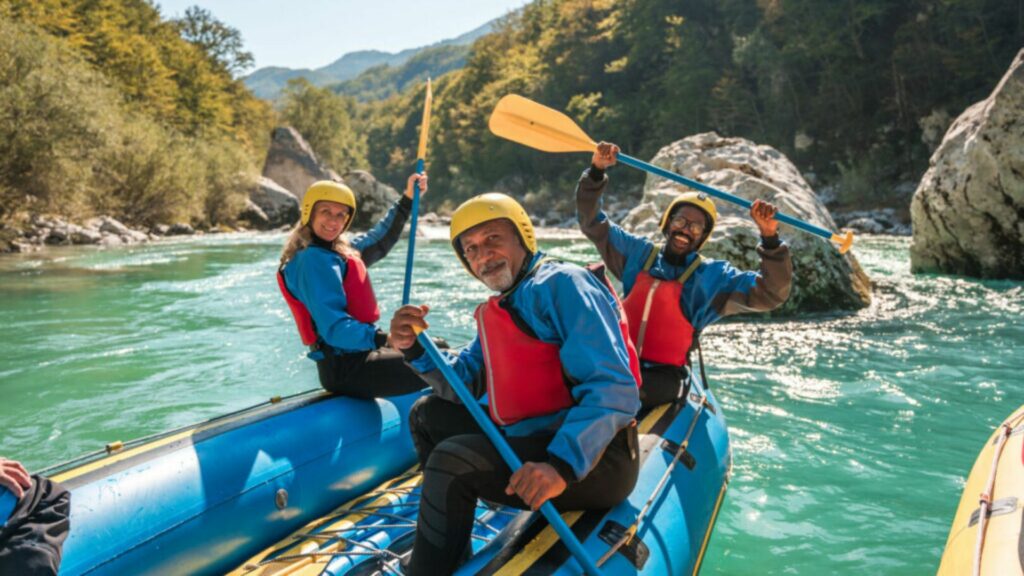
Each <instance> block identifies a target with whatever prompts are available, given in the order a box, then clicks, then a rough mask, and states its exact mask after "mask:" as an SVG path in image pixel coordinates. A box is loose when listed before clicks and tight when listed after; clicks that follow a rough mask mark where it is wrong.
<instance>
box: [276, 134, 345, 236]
mask: <svg viewBox="0 0 1024 576" xmlns="http://www.w3.org/2000/svg"><path fill="white" fill-rule="evenodd" d="M263 176H265V177H267V178H269V179H271V180H273V181H274V182H276V183H277V184H279V185H280V186H282V187H283V188H284V189H285V190H288V191H289V192H291V193H292V194H294V195H295V197H296V198H298V199H299V200H302V196H303V195H304V194H305V193H306V188H309V185H310V184H312V183H313V182H316V181H317V180H335V181H338V182H341V178H340V177H339V176H338V174H337V173H335V172H334V171H333V170H330V169H329V168H327V167H326V166H324V165H323V164H322V163H321V162H320V160H318V159H317V157H316V154H315V153H314V152H313V149H312V148H311V147H310V145H309V143H307V142H306V140H305V139H304V138H303V137H302V135H301V134H299V132H298V131H297V130H295V129H294V128H292V127H290V126H282V127H278V128H275V129H274V132H273V133H272V135H271V137H270V149H269V150H268V151H267V158H266V160H265V161H264V163H263ZM268 216H269V215H268Z"/></svg>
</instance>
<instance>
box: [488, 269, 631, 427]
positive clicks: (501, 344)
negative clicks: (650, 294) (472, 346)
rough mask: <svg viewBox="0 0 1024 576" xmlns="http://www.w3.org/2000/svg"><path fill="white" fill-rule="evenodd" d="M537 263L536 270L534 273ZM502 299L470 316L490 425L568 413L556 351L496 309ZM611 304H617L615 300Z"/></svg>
mask: <svg viewBox="0 0 1024 576" xmlns="http://www.w3.org/2000/svg"><path fill="white" fill-rule="evenodd" d="M543 263H544V262H543V261H542V262H541V263H540V264H538V265H537V266H536V267H535V268H534V271H536V270H537V268H539V267H540V265H541V264H543ZM588 269H589V268H588ZM589 270H590V271H591V273H594V274H595V275H597V276H599V277H600V278H602V279H603V280H604V283H605V285H606V286H607V285H608V280H607V279H606V278H605V277H604V270H603V267H602V268H601V269H600V270H598V271H595V270H593V269H589ZM530 274H533V272H530ZM609 289H610V287H609ZM611 293H612V294H613V295H615V290H611ZM503 298H504V296H492V297H490V298H488V299H487V302H485V303H483V304H481V305H480V306H478V307H477V309H476V312H475V313H474V317H475V318H476V323H477V331H478V332H479V335H480V347H481V348H482V350H483V356H484V372H485V374H486V377H487V396H488V408H489V409H490V413H491V419H492V420H493V421H494V422H495V423H497V424H499V425H502V426H507V425H509V424H514V423H516V422H518V421H520V420H524V419H526V418H533V417H535V416H542V415H544V414H553V413H555V412H558V411H559V410H563V409H565V408H569V407H570V406H572V405H573V404H575V400H573V397H572V394H571V393H570V391H569V387H570V380H569V377H568V376H567V375H566V374H565V372H564V370H563V369H562V361H561V359H560V358H559V357H558V352H559V349H560V347H559V345H557V344H549V343H547V342H543V341H541V340H539V339H537V338H536V337H535V336H534V335H532V334H527V333H526V332H525V331H524V330H523V329H522V328H521V327H520V325H519V324H517V323H516V320H515V319H514V318H513V317H512V314H511V313H510V312H509V311H508V310H506V309H505V308H503V307H502V306H501V301H502V299H503ZM615 299H616V302H618V296H617V295H615ZM618 308H619V318H620V320H619V330H620V332H621V334H622V336H623V339H624V340H625V341H626V348H627V351H628V353H629V368H630V372H631V373H632V374H633V379H634V381H635V382H636V383H637V386H639V385H640V360H639V358H638V357H637V355H636V349H635V348H634V347H633V345H632V343H631V342H630V341H629V339H628V338H626V334H627V333H628V329H627V328H626V325H625V315H624V314H622V312H621V305H620V306H618ZM526 359H528V360H526Z"/></svg>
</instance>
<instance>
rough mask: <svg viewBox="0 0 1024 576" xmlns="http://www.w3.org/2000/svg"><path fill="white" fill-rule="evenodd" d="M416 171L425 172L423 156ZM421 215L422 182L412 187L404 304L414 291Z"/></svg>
mask: <svg viewBox="0 0 1024 576" xmlns="http://www.w3.org/2000/svg"><path fill="white" fill-rule="evenodd" d="M416 173H417V174H423V158H419V159H417V160H416ZM419 215H420V183H419V181H416V183H415V184H413V188H412V215H411V216H410V217H409V220H410V222H409V251H408V252H406V253H405V281H404V282H403V283H402V306H405V305H406V304H408V303H409V296H410V292H411V291H412V261H413V257H414V256H415V253H416V221H417V220H419Z"/></svg>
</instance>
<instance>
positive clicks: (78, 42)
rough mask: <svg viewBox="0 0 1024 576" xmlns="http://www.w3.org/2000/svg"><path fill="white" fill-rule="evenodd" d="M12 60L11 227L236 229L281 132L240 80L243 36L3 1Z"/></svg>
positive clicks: (150, 12)
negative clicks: (17, 222)
mask: <svg viewBox="0 0 1024 576" xmlns="http://www.w3.org/2000/svg"><path fill="white" fill-rule="evenodd" d="M0 54H2V55H3V59H2V60H0V219H2V220H10V219H12V218H15V219H16V218H18V217H19V215H21V216H22V217H23V216H24V215H25V214H27V213H38V212H54V213H57V214H62V215H66V216H72V217H74V218H76V219H80V218H84V217H87V216H90V215H93V214H97V213H105V214H111V215H114V216H115V217H117V218H120V219H122V220H124V221H125V222H128V223H133V224H140V225H152V224H155V223H160V222H173V221H185V222H189V221H191V222H193V223H197V224H201V225H212V224H216V223H224V222H231V221H232V220H233V219H234V217H235V215H236V214H237V213H238V210H239V209H240V207H241V205H242V203H243V202H244V198H245V193H246V191H247V187H248V185H249V183H251V182H252V180H253V178H254V177H255V175H256V174H258V169H259V165H260V164H261V162H262V156H263V154H264V152H265V149H266V146H267V137H268V134H269V130H270V127H271V125H272V111H271V109H270V107H269V105H268V104H266V103H265V102H263V101H261V100H258V99H256V98H255V97H253V96H252V94H251V93H250V92H249V91H248V90H247V89H246V88H245V86H244V85H243V84H242V83H241V82H240V81H238V80H236V79H234V77H233V73H237V72H240V71H241V70H243V69H244V68H246V67H248V66H249V65H250V64H251V61H252V57H251V55H249V54H248V53H247V52H245V51H244V50H243V49H242V46H241V41H240V36H239V35H238V33H237V31H235V30H233V29H231V28H230V27H228V26H226V25H224V24H222V23H220V22H218V21H217V20H216V19H215V18H213V16H212V15H211V14H210V13H209V12H206V11H204V10H201V9H197V8H192V9H189V11H188V12H187V13H186V15H185V17H184V18H182V19H181V20H177V21H169V20H165V19H164V18H162V17H161V15H160V13H159V12H158V10H157V9H156V8H154V6H153V5H151V4H150V3H148V2H146V1H145V0H120V1H113V0H100V1H95V0H31V1H30V0H0Z"/></svg>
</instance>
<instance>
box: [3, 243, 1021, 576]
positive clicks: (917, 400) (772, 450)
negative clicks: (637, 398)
mask: <svg viewBox="0 0 1024 576" xmlns="http://www.w3.org/2000/svg"><path fill="white" fill-rule="evenodd" d="M282 240H283V236H252V235H240V236H216V237H214V236H207V237H203V238H196V239H191V240H185V241H179V242H170V243H157V244H150V245H145V246H138V247H130V248H120V249H110V250H97V249H94V248H61V249H48V250H46V251H44V252H42V253H37V254H29V255H13V256H4V257H2V258H0V346H2V349H3V353H2V354H0V395H2V398H3V401H2V402H0V423H2V430H3V434H2V437H0V455H4V456H7V457H13V458H17V459H20V460H22V461H24V462H25V463H26V465H27V466H28V467H29V468H32V469H39V468H42V467H44V466H46V465H49V464H54V463H56V462H59V461H62V460H66V459H69V458H72V457H74V456H77V455H80V454H82V453H84V452H90V451H94V450H97V449H100V448H102V447H103V446H104V445H105V444H106V443H107V442H111V441H114V440H128V439H131V438H136V437H140V436H143V435H147V434H151V433H156V432H160V431H163V430H166V429H169V428H173V427H177V426H181V425H185V424H190V423H193V422H197V421H200V420H203V419H207V418H210V417H213V416H216V415H219V414H223V413H225V412H228V411H232V410H236V409H239V408H243V407H245V406H248V405H251V404H254V403H257V402H260V401H263V400H266V399H267V398H269V397H271V396H274V395H278V394H281V395H284V394H289V393H293V392H298V391H302V390H306V389H310V388H314V387H317V386H318V383H317V380H316V372H315V369H314V366H313V364H312V363H311V362H310V361H308V360H306V359H305V357H304V351H303V349H302V346H301V344H300V342H299V340H298V337H297V335H296V334H295V330H294V327H293V324H292V320H291V318H290V316H289V315H288V312H287V309H286V307H285V305H284V303H283V301H282V300H281V298H280V296H279V294H278V292H277V286H276V284H275V281H274V271H275V266H276V261H277V257H278V254H279V251H280V245H281V242H282ZM858 240H859V243H858V245H857V246H856V247H855V251H856V253H857V256H858V258H859V259H860V262H861V264H862V265H863V266H864V268H865V270H866V271H867V272H868V274H869V275H871V277H872V279H873V280H874V281H875V282H876V289H875V293H874V303H873V304H872V306H871V307H870V308H868V309H865V310H862V311H860V312H858V313H856V314H848V315H837V314H829V315H814V316H807V317H801V318H799V319H795V320H778V319H773V320H756V319H748V320H741V321H733V322H723V323H720V324H718V325H716V326H715V327H714V328H712V329H710V330H709V331H708V332H707V334H706V335H705V338H704V351H705V360H706V361H707V363H708V365H709V371H708V375H709V378H710V380H711V384H712V388H713V390H714V391H715V392H716V394H717V395H718V398H719V399H720V401H721V402H722V404H723V406H724V409H725V413H726V418H727V420H728V422H729V429H730V434H731V438H732V449H733V455H734V461H735V465H734V470H733V477H732V481H731V483H730V487H729V491H728V494H727V496H726V499H725V503H724V504H723V507H722V511H721V514H720V516H719V520H718V523H717V526H716V531H715V534H714V536H713V538H712V540H711V544H710V548H709V550H708V554H707V557H706V558H705V563H704V567H703V573H705V574H753V573H757V574H804V575H818V574H928V573H934V572H935V569H936V568H937V566H938V560H939V557H940V555H941V553H942V549H943V546H944V544H945V539H946V536H947V534H948V531H949V523H950V521H951V520H952V517H953V513H954V511H955V510H956V506H957V503H958V501H959V499H960V492H961V489H962V487H963V484H964V480H965V477H966V475H967V472H968V471H969V469H970V467H971V465H972V463H973V461H974V458H975V457H976V455H977V452H978V450H979V449H980V447H981V444H982V443H983V442H984V440H985V439H986V438H987V437H988V435H989V434H990V433H991V431H992V429H993V427H994V426H995V425H996V424H998V423H999V422H1000V421H1001V420H1002V419H1003V418H1004V417H1005V416H1007V415H1008V414H1009V413H1010V412H1012V411H1013V410H1014V409H1015V408H1017V407H1018V406H1020V405H1021V404H1022V403H1024V386H1022V385H1021V383H1022V380H1024V378H1022V374H1024V321H1022V316H1024V314H1022V313H1024V284H1022V283H1020V282H1009V281H989V282H986V281H977V280H970V279H964V278H956V277H946V276H913V275H911V274H910V273H909V256H908V246H909V240H908V239H899V238H860V239H858ZM543 244H544V245H545V247H546V248H547V249H548V250H549V251H550V252H552V253H553V254H555V255H557V256H560V257H563V258H566V259H569V260H575V261H580V262H582V261H587V260H591V259H593V258H594V257H595V252H594V251H593V250H592V249H591V248H590V246H589V245H588V244H586V243H585V242H582V241H580V240H552V241H548V242H546V243H543ZM404 253H405V244H404V242H402V243H400V244H399V245H398V246H397V247H396V249H395V251H394V252H393V253H392V254H391V256H390V257H389V258H387V259H386V260H385V261H384V262H381V263H380V264H378V265H377V266H375V267H374V268H373V270H372V273H373V280H374V285H375V286H376V288H377V290H378V293H379V295H380V299H381V303H382V308H383V310H384V312H385V315H387V314H389V313H390V311H391V310H393V309H394V308H395V306H396V304H397V303H398V300H399V298H400V296H401V281H402V273H403V271H404V262H405V258H404ZM417 256H418V259H417V277H416V283H415V284H414V289H413V294H414V301H421V302H427V303H430V304H432V305H433V312H432V313H431V318H432V329H431V332H432V333H433V334H434V335H435V336H445V337H447V338H448V339H449V340H450V341H452V342H453V343H462V342H465V341H466V340H468V338H469V337H470V335H471V333H472V331H473V329H474V326H473V322H472V317H471V311H472V307H473V305H474V304H475V303H477V302H479V301H481V300H482V299H483V298H484V297H485V296H486V295H487V292H486V289H484V288H483V286H482V285H480V284H478V283H476V282H475V281H473V280H472V279H471V278H470V277H469V276H468V275H466V273H465V272H464V271H463V270H462V268H461V266H459V264H458V263H457V262H456V260H455V258H454V257H453V256H452V255H451V253H450V248H449V247H448V246H447V244H446V243H445V242H443V241H436V240H435V241H433V242H427V241H422V242H420V243H418V244H417Z"/></svg>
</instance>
